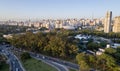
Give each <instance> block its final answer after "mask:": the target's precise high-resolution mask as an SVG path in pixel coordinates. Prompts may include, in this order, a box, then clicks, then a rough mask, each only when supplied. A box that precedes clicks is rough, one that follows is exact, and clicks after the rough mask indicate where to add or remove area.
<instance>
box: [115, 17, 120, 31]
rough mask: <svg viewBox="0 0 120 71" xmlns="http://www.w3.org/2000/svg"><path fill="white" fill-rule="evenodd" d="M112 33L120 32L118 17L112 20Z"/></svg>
mask: <svg viewBox="0 0 120 71" xmlns="http://www.w3.org/2000/svg"><path fill="white" fill-rule="evenodd" d="M113 32H115V33H119V32H120V16H118V17H115V18H114V24H113Z"/></svg>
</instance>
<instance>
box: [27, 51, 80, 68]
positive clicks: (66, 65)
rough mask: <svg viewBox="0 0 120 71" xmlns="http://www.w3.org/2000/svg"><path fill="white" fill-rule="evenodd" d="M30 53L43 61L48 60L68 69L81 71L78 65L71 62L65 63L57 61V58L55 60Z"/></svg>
mask: <svg viewBox="0 0 120 71" xmlns="http://www.w3.org/2000/svg"><path fill="white" fill-rule="evenodd" d="M29 53H30V55H31V56H34V57H37V58H41V59H43V60H48V61H50V62H55V63H58V64H61V65H63V66H65V67H67V68H71V69H75V70H79V65H77V64H74V63H71V62H68V61H64V60H60V59H57V58H53V57H50V56H45V55H42V54H37V53H33V52H29Z"/></svg>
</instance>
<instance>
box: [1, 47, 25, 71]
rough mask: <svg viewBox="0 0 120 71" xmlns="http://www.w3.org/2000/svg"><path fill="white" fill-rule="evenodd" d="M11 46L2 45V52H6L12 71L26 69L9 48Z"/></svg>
mask: <svg viewBox="0 0 120 71" xmlns="http://www.w3.org/2000/svg"><path fill="white" fill-rule="evenodd" d="M8 48H9V47H6V46H5V45H1V46H0V49H1V53H2V54H4V55H5V56H6V57H7V58H8V61H9V64H10V67H11V68H10V69H11V70H10V71H24V69H23V68H22V67H21V65H20V63H19V61H18V59H17V58H16V57H15V55H14V54H13V53H12V52H10V51H9V50H8Z"/></svg>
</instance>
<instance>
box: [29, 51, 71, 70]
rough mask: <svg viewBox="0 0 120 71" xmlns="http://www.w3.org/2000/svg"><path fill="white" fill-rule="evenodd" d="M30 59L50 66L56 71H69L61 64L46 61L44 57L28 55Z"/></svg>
mask: <svg viewBox="0 0 120 71" xmlns="http://www.w3.org/2000/svg"><path fill="white" fill-rule="evenodd" d="M30 55H31V57H33V58H35V59H37V60H41V61H43V62H44V63H46V64H48V65H51V66H52V67H54V68H56V69H57V70H58V71H69V70H68V68H67V67H66V66H64V65H62V64H59V63H56V62H54V61H51V60H49V59H46V58H45V57H44V56H40V55H36V54H34V53H30Z"/></svg>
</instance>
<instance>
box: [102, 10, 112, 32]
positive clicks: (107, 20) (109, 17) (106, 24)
mask: <svg viewBox="0 0 120 71" xmlns="http://www.w3.org/2000/svg"><path fill="white" fill-rule="evenodd" d="M111 24H112V11H108V12H107V14H106V17H105V22H104V32H105V33H109V32H111V31H112V26H111Z"/></svg>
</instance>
